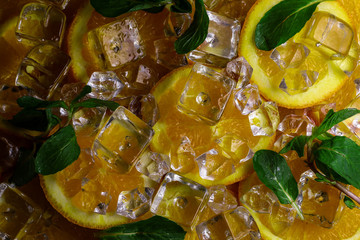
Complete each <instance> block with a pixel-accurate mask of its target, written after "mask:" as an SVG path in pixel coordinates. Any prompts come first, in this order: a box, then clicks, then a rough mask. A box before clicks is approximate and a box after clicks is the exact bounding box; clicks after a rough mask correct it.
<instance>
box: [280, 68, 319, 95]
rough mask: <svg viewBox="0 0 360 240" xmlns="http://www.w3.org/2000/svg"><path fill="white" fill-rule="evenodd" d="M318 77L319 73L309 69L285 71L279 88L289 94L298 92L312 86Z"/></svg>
mask: <svg viewBox="0 0 360 240" xmlns="http://www.w3.org/2000/svg"><path fill="white" fill-rule="evenodd" d="M318 77H319V73H318V72H316V71H311V70H300V71H298V70H297V69H296V70H295V71H287V72H286V73H285V75H284V77H283V79H282V80H281V82H280V85H279V88H280V89H281V90H283V91H284V92H286V93H287V94H289V95H295V94H299V93H302V92H305V91H307V90H308V89H309V88H310V87H311V86H313V85H314V83H315V82H316V80H317V79H318Z"/></svg>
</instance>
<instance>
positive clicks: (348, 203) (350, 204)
mask: <svg viewBox="0 0 360 240" xmlns="http://www.w3.org/2000/svg"><path fill="white" fill-rule="evenodd" d="M344 203H345V205H346V206H347V207H348V208H350V209H353V208H355V207H356V204H355V203H354V201H353V200H352V199H351V198H349V197H348V196H345V197H344Z"/></svg>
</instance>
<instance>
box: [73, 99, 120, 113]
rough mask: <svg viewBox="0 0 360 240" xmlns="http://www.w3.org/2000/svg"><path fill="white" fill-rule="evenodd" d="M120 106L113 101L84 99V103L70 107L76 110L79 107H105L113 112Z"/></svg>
mask: <svg viewBox="0 0 360 240" xmlns="http://www.w3.org/2000/svg"><path fill="white" fill-rule="evenodd" d="M119 106H120V105H119V104H118V103H116V102H113V101H105V100H101V99H96V98H90V99H86V100H85V101H82V102H78V103H75V104H74V105H73V106H72V107H73V108H74V109H78V108H79V107H84V108H94V107H107V108H109V109H110V110H112V111H115V110H116V109H117V108H118V107H119Z"/></svg>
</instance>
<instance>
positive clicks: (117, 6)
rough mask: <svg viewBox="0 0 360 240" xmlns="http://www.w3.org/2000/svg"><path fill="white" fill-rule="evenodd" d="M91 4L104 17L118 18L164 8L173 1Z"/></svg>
mask: <svg viewBox="0 0 360 240" xmlns="http://www.w3.org/2000/svg"><path fill="white" fill-rule="evenodd" d="M90 3H91V5H92V6H93V7H94V8H95V10H96V11H97V12H98V13H100V14H101V15H103V16H104V17H117V16H120V15H121V14H124V13H128V12H133V11H138V10H149V9H153V8H157V7H162V6H164V5H167V4H171V3H172V0H121V1H119V0H90Z"/></svg>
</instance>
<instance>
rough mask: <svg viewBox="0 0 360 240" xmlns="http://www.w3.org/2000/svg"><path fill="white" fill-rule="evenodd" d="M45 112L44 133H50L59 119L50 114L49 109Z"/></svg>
mask: <svg viewBox="0 0 360 240" xmlns="http://www.w3.org/2000/svg"><path fill="white" fill-rule="evenodd" d="M45 112H46V118H47V120H48V125H47V129H46V131H50V130H51V129H52V128H53V127H55V126H56V125H57V124H59V123H60V122H61V119H60V118H59V117H58V116H56V115H54V114H53V113H52V110H51V108H47V109H46V110H45Z"/></svg>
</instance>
